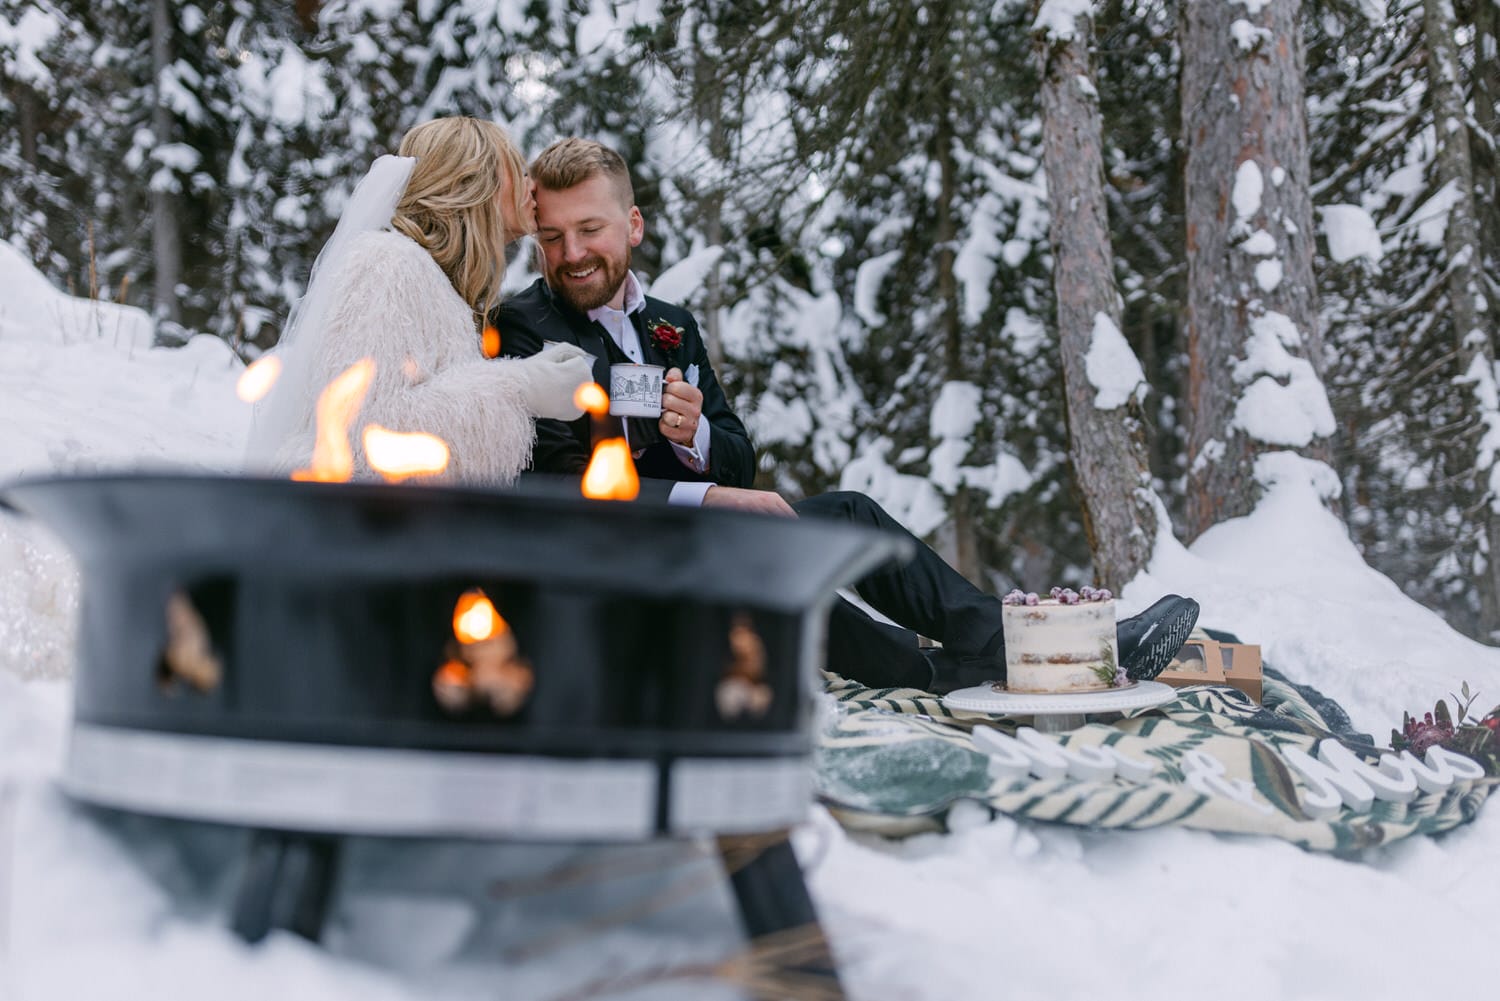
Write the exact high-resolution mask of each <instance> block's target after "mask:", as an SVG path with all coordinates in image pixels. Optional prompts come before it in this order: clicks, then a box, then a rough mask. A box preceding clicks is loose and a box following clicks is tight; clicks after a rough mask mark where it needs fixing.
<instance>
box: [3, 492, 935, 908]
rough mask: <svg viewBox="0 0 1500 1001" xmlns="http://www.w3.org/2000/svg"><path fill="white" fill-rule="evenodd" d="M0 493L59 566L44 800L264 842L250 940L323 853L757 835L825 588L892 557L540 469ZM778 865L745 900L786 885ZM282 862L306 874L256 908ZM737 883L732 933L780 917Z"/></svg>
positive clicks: (792, 770) (256, 859)
mask: <svg viewBox="0 0 1500 1001" xmlns="http://www.w3.org/2000/svg"><path fill="white" fill-rule="evenodd" d="M0 503H3V504H4V505H5V506H7V507H11V508H13V509H15V510H18V511H20V512H22V513H25V514H28V515H31V516H34V517H36V518H37V519H39V520H40V521H42V522H44V523H45V524H47V525H48V526H49V527H51V528H52V529H54V530H55V531H56V532H57V533H58V534H59V535H60V536H61V537H62V538H63V540H64V541H65V542H66V543H67V544H68V545H69V546H70V547H71V549H72V550H73V552H74V553H75V554H76V555H77V557H78V560H79V562H80V565H81V569H82V574H83V581H84V584H83V595H82V603H81V604H82V608H81V624H80V634H79V650H78V664H77V670H76V678H75V719H74V725H73V731H72V739H71V745H70V752H69V758H68V762H67V765H66V768H65V772H64V783H65V786H66V788H67V790H68V791H69V792H70V793H71V794H72V795H74V796H76V797H78V798H80V799H83V800H86V801H89V802H93V803H96V804H100V805H104V806H110V807H115V808H122V809H126V810H132V811H138V812H143V813H152V814H160V815H165V816H175V817H184V818H193V819H199V820H210V821H217V822H223V823H229V824H237V825H243V826H247V827H251V828H254V829H256V830H258V831H261V832H264V834H263V836H262V837H261V838H260V839H259V841H257V842H256V847H255V849H254V851H253V856H252V862H251V871H250V876H249V877H248V878H247V879H246V881H245V883H244V890H243V891H242V896H241V901H240V904H239V905H238V908H237V916H236V926H237V928H238V929H239V930H240V931H241V933H242V934H245V935H246V936H247V937H251V938H255V937H258V936H259V935H260V934H264V932H265V930H266V928H267V927H269V926H271V925H274V924H278V923H280V924H291V925H292V926H293V927H295V928H296V929H297V930H299V931H302V932H303V933H305V934H311V935H312V936H313V937H316V934H317V931H318V926H319V925H320V924H321V915H322V908H323V905H324V902H325V901H324V899H323V898H324V897H326V891H327V886H328V881H329V880H330V879H331V869H332V865H333V859H334V856H336V848H337V836H338V835H344V834H355V833H358V834H374V835H394V836H419V835H457V836H472V837H486V838H489V837H494V838H517V839H543V840H553V839H568V840H597V841H608V840H639V839H645V838H652V837H673V836H694V835H703V834H712V835H719V836H726V835H744V834H753V833H757V832H761V833H763V832H767V831H777V830H784V829H785V828H786V827H787V826H789V825H791V824H794V823H796V822H797V821H798V820H800V819H801V818H802V817H803V816H804V814H805V811H806V808H807V805H808V802H809V793H810V787H811V774H810V767H809V755H810V751H811V733H810V711H811V705H812V702H811V695H812V692H813V690H814V686H815V685H816V672H815V666H816V664H817V663H818V662H819V660H820V650H821V643H822V636H823V628H824V624H825V622H826V618H827V610H828V607H829V604H830V603H831V601H832V600H833V592H834V588H835V587H837V586H840V585H843V584H846V583H848V582H850V581H852V580H854V579H856V578H858V577H859V576H860V575H862V574H863V573H865V572H866V571H868V570H870V569H872V568H874V567H875V566H877V565H879V564H881V563H883V562H885V561H887V560H890V559H892V558H905V557H906V556H908V555H909V554H908V553H906V552H905V550H904V545H905V544H904V543H903V542H902V541H901V540H899V539H896V538H894V537H889V536H885V535H882V534H879V533H875V532H871V531H868V530H864V529H858V528H855V527H852V526H844V525H838V524H831V523H828V522H807V521H797V520H791V519H786V520H783V519H776V518H766V517H759V516H753V515H744V514H738V513H733V512H723V511H716V510H711V509H685V508H678V507H669V506H665V505H655V504H646V503H618V502H595V501H588V500H585V499H583V498H581V497H579V496H577V495H576V493H575V492H574V491H573V488H572V487H571V485H570V486H567V487H565V486H563V485H561V484H554V483H547V482H545V481H540V480H538V481H531V482H529V483H528V485H526V486H525V487H524V488H518V489H516V490H511V491H484V490H473V489H457V488H430V487H403V486H382V485H370V484H308V483H295V482H291V481H282V480H265V479H233V478H213V477H188V476H155V475H151V476H147V475H128V476H105V477H79V478H66V479H49V480H34V481H28V482H21V483H16V484H13V485H11V486H9V487H7V488H5V490H4V491H3V492H0ZM466 595H469V596H473V595H478V596H481V597H483V598H484V599H485V600H486V601H487V602H489V605H490V607H492V608H493V609H494V610H495V611H496V612H498V615H499V616H500V617H502V618H503V620H504V622H505V623H506V624H507V625H508V629H509V631H508V634H507V636H508V640H507V642H508V643H509V646H508V647H507V649H506V653H507V656H508V657H509V659H508V660H507V661H506V663H507V664H508V665H509V667H507V668H506V670H508V671H510V675H507V676H514V677H522V678H523V679H524V683H522V684H520V685H519V686H514V687H512V688H511V689H509V690H508V694H507V695H506V696H505V697H503V698H498V699H489V698H485V697H483V696H482V693H481V694H480V695H476V694H475V692H476V691H477V689H474V688H473V687H472V686H475V685H478V683H479V681H480V680H481V674H480V671H481V669H480V668H479V667H478V666H477V665H478V664H479V660H478V659H476V657H474V656H471V654H472V653H473V651H475V650H477V649H479V648H478V647H474V646H471V645H468V644H465V643H463V642H460V638H459V636H458V635H457V634H456V632H455V610H456V609H457V608H459V607H460V605H459V603H460V601H461V600H465V596H466ZM466 657H467V658H468V659H469V660H470V661H472V662H473V664H474V665H476V666H475V668H474V670H473V671H472V672H468V673H467V674H466V672H467V671H468V669H467V667H465V666H464V665H463V662H464V660H465V658H466ZM455 659H456V660H457V662H458V663H457V664H455ZM445 665H446V667H445ZM445 670H447V671H449V674H447V675H445V674H444V673H443V672H444V671H445ZM453 672H457V674H454V673H453ZM516 672H520V673H519V674H517V673H516ZM455 678H457V679H458V680H459V681H460V682H462V683H461V684H457V686H456V687H455V685H453V684H448V685H446V686H445V679H446V680H447V681H450V682H451V681H454V679H455ZM465 685H469V686H471V687H465ZM454 692H458V695H459V696H460V697H458V698H456V699H455V698H445V697H444V694H445V693H448V694H450V695H451V694H452V693H454ZM780 851H781V853H782V857H781V858H780V861H779V862H776V861H775V860H774V859H773V860H772V861H770V862H768V863H767V864H768V865H770V866H771V867H772V868H774V869H776V870H777V872H776V873H774V874H771V879H772V882H777V881H785V879H786V878H787V874H786V872H785V867H786V865H787V864H788V860H790V864H791V865H792V867H793V869H795V860H794V859H791V855H790V849H789V847H787V846H786V844H785V842H784V841H783V842H781V848H780ZM288 853H292V854H298V853H300V854H301V856H302V857H303V858H302V862H301V863H300V864H301V866H302V867H303V868H305V869H307V870H308V871H310V872H311V873H312V875H311V876H309V877H307V879H306V880H304V881H303V885H298V886H296V887H293V891H294V892H293V896H294V897H296V898H298V899H299V901H300V902H298V903H296V904H295V906H293V908H292V910H293V911H295V912H296V913H294V914H292V915H290V916H289V917H284V918H278V917H277V916H276V915H275V914H274V913H273V911H274V908H275V904H274V899H275V898H276V897H277V894H278V893H280V892H281V890H279V889H278V885H277V884H278V880H279V879H280V878H281V877H278V875H277V874H278V872H281V871H282V870H283V869H285V868H286V867H287V863H286V856H287V855H288ZM742 875H743V874H742ZM754 876H755V873H754V872H753V871H751V872H750V873H749V881H748V882H747V883H746V886H745V887H741V886H740V885H739V884H740V882H741V879H740V878H738V877H737V878H736V889H737V890H738V891H740V900H741V906H742V910H743V911H745V917H746V919H747V922H748V923H749V924H750V925H751V931H752V934H757V933H759V932H760V931H767V930H774V929H775V928H777V927H781V926H784V925H785V924H787V923H788V922H789V921H791V920H793V919H794V918H795V917H796V916H797V915H796V914H795V913H792V912H791V911H789V912H787V913H785V914H783V915H781V916H780V917H778V916H776V915H775V914H771V913H769V912H767V911H766V907H765V906H762V905H757V906H759V912H758V914H757V913H752V911H755V910H756V908H755V907H751V908H749V909H747V896H748V897H766V896H769V897H771V898H775V897H776V896H777V895H778V894H777V893H776V892H772V893H770V894H769V895H768V894H766V893H761V892H758V891H756V890H755V888H754V885H753V884H754V883H755V882H756V880H755V879H754ZM795 879H796V884H797V885H796V887H795V888H794V889H795V890H796V891H798V892H800V894H801V897H800V900H801V901H802V902H803V903H805V901H806V893H805V889H804V888H802V887H801V876H800V873H796V876H795ZM793 896H794V897H795V896H796V894H793ZM763 903H764V902H763ZM794 903H795V901H794ZM769 906H771V907H772V909H773V910H774V908H775V907H776V906H777V905H775V904H774V903H773V904H771V905H769ZM795 910H796V908H795V907H793V911H795ZM805 910H806V914H807V915H810V914H811V909H810V904H809V905H807V906H806V908H805Z"/></svg>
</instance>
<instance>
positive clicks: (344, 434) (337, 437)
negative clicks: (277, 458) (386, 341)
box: [292, 358, 375, 483]
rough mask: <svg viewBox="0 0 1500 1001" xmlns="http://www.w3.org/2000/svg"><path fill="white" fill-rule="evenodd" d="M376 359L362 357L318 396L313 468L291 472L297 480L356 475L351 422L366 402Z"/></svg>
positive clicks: (332, 479)
mask: <svg viewBox="0 0 1500 1001" xmlns="http://www.w3.org/2000/svg"><path fill="white" fill-rule="evenodd" d="M374 377H375V359H373V358H361V359H360V360H359V361H357V362H355V363H354V364H353V365H350V366H349V367H348V368H346V369H344V371H342V372H340V373H339V374H338V375H337V376H336V377H335V378H334V380H333V381H332V382H330V383H329V384H328V385H327V386H326V387H325V388H324V390H323V392H322V394H321V395H319V397H318V439H317V443H316V444H314V445H313V455H312V468H311V469H299V470H297V471H296V472H294V473H292V479H294V480H312V481H314V482H316V483H342V482H343V481H345V480H347V479H349V477H350V476H352V475H354V453H353V451H351V450H350V448H349V425H350V424H351V423H352V422H353V420H354V415H355V414H357V413H359V408H360V407H361V406H362V405H363V404H364V402H365V393H366V392H367V391H368V390H369V388H370V380H371V379H373V378H374Z"/></svg>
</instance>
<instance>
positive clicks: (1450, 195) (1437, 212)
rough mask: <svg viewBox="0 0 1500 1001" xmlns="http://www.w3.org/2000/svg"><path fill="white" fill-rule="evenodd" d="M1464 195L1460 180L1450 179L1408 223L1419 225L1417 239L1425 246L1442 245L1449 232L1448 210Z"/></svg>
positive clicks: (1413, 214)
mask: <svg viewBox="0 0 1500 1001" xmlns="http://www.w3.org/2000/svg"><path fill="white" fill-rule="evenodd" d="M1462 197H1463V194H1462V192H1461V191H1460V190H1459V187H1458V182H1456V181H1449V182H1448V183H1447V184H1445V185H1443V186H1442V187H1441V188H1439V189H1438V190H1437V191H1436V192H1435V193H1434V194H1433V196H1432V197H1431V198H1429V199H1427V201H1426V202H1425V203H1423V205H1422V206H1421V207H1420V208H1418V209H1417V210H1416V211H1415V212H1413V213H1412V214H1411V219H1410V220H1409V221H1408V223H1407V225H1414V226H1416V227H1417V239H1418V240H1419V241H1420V242H1421V243H1422V245H1423V246H1425V247H1441V246H1442V245H1443V238H1444V237H1445V236H1446V235H1447V233H1448V212H1449V211H1450V210H1451V209H1452V208H1453V206H1455V205H1457V204H1458V203H1459V200H1460V199H1461V198H1462Z"/></svg>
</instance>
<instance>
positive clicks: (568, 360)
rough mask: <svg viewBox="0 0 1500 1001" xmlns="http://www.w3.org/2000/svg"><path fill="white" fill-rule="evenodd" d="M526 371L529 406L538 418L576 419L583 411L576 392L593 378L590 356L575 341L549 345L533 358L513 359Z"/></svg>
mask: <svg viewBox="0 0 1500 1001" xmlns="http://www.w3.org/2000/svg"><path fill="white" fill-rule="evenodd" d="M511 363H512V364H514V365H521V366H524V367H525V370H526V406H527V409H529V410H530V411H531V412H532V413H534V414H536V415H537V416H538V417H551V418H554V419H556V420H560V421H571V420H576V419H577V418H578V417H580V416H581V415H582V414H583V411H582V410H580V409H579V408H578V405H577V404H576V403H574V402H573V394H574V392H576V391H577V389H578V387H579V386H581V385H583V384H584V383H586V382H593V381H594V369H593V365H592V364H591V361H590V356H589V355H588V354H587V353H586V352H585V351H584V350H583V349H582V348H580V347H578V346H577V345H574V344H549V345H548V346H547V347H545V348H543V349H542V350H541V351H540V352H538V353H537V354H534V355H532V356H531V357H530V358H517V359H514V360H512V362H511Z"/></svg>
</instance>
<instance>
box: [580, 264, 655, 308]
mask: <svg viewBox="0 0 1500 1001" xmlns="http://www.w3.org/2000/svg"><path fill="white" fill-rule="evenodd" d="M645 308H646V293H644V292H642V291H641V283H640V282H639V281H637V280H636V277H635V272H634V271H626V272H625V308H624V309H623V310H620V309H615V308H614V307H613V306H609V305H604V306H599V307H596V308H594V309H591V310H589V312H588V317H589V319H590V320H603V319H604V318H605V317H606V316H609V315H610V314H611V313H613V314H616V315H623V316H629V315H630V314H631V313H636V312H639V311H640V310H643V309H645Z"/></svg>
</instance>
